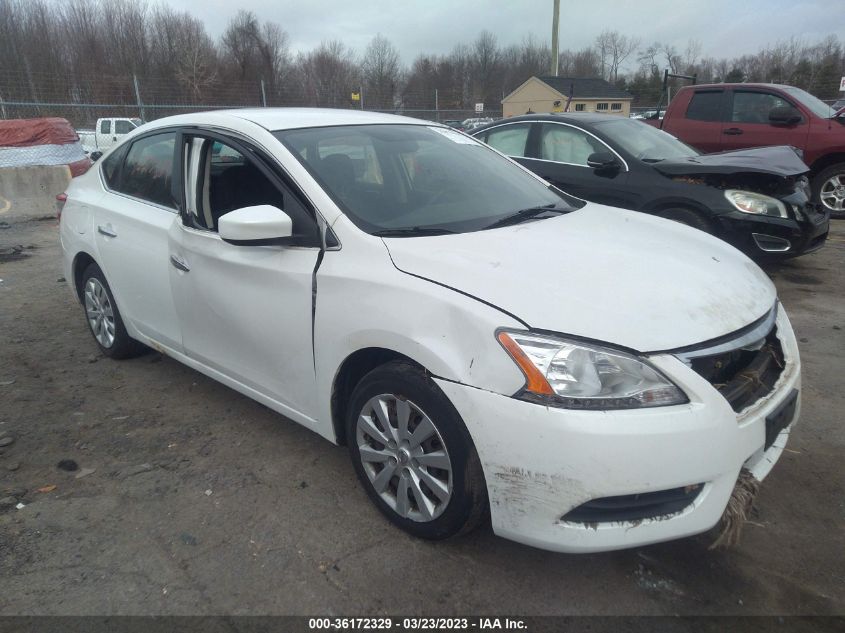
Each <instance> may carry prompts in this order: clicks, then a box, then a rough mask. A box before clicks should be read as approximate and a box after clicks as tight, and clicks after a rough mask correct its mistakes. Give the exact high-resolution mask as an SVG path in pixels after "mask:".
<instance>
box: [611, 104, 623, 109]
mask: <svg viewBox="0 0 845 633" xmlns="http://www.w3.org/2000/svg"><path fill="white" fill-rule="evenodd" d="M610 109H611V110H621V109H622V104H621V103H611V104H610Z"/></svg>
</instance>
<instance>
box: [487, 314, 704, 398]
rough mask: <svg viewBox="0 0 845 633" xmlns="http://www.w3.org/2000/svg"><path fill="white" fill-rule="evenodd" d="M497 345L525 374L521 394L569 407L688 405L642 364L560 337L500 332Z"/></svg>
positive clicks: (669, 384) (675, 389)
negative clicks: (500, 346)
mask: <svg viewBox="0 0 845 633" xmlns="http://www.w3.org/2000/svg"><path fill="white" fill-rule="evenodd" d="M497 338H498V339H499V343H501V344H502V347H504V348H505V350H506V351H507V352H508V354H510V356H511V358H513V360H514V362H515V363H516V364H517V365H518V366H519V368H520V369H521V370H522V373H523V374H525V388H524V389H523V393H524V395H525V396H526V397H527V399H530V400H535V401H540V400H541V401H543V402H545V403H546V404H551V405H555V406H559V407H565V408H569V409H637V408H641V407H661V406H667V405H671V404H683V403H685V402H688V400H687V397H686V395H684V392H683V391H681V390H680V389H679V388H678V387H677V386H676V385H674V384H673V383H672V381H670V380H669V379H668V378H666V377H665V376H664V375H663V374H661V373H660V372H659V371H658V370H657V369H656V368H654V367H652V366H651V365H650V364H648V363H647V362H646V361H644V360H640V359H638V358H636V357H634V356H632V355H630V354H626V353H625V352H621V351H618V350H613V349H608V348H604V347H599V346H598V345H592V344H587V343H581V342H578V341H569V340H566V339H563V338H558V337H553V336H546V335H541V334H531V333H529V332H513V331H505V330H500V331H499V333H498V334H497Z"/></svg>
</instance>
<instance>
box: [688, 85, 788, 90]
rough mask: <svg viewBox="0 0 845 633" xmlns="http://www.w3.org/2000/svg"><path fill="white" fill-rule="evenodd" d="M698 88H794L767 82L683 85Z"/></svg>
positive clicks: (692, 88) (689, 88) (693, 88)
mask: <svg viewBox="0 0 845 633" xmlns="http://www.w3.org/2000/svg"><path fill="white" fill-rule="evenodd" d="M698 88H707V89H711V90H712V89H713V88H777V89H779V90H787V89H789V88H796V86H790V85H788V84H767V83H723V84H691V85H689V86H683V89H684V90H695V89H698Z"/></svg>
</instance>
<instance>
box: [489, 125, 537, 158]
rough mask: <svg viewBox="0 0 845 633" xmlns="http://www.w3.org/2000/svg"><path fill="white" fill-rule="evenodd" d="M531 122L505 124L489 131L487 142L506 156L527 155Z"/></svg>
mask: <svg viewBox="0 0 845 633" xmlns="http://www.w3.org/2000/svg"><path fill="white" fill-rule="evenodd" d="M530 130H531V124H530V123H520V124H515V125H503V126H502V127H498V128H495V129H492V130H490V131H489V132H487V140H486V143H487V144H488V145H489V146H490V147H492V148H493V149H497V150H499V151H500V152H502V154H505V155H506V156H522V157H524V156H525V146H526V143H527V142H528V132H529V131H530Z"/></svg>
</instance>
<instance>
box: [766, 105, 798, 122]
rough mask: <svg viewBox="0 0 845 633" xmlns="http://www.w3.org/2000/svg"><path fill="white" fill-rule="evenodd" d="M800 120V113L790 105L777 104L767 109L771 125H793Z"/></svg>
mask: <svg viewBox="0 0 845 633" xmlns="http://www.w3.org/2000/svg"><path fill="white" fill-rule="evenodd" d="M800 122H801V113H800V112H799V111H798V110H797V109H796V108H794V107H792V106H778V107H776V108H772V109H771V110H769V123H771V124H772V125H795V124H796V123H800Z"/></svg>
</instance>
